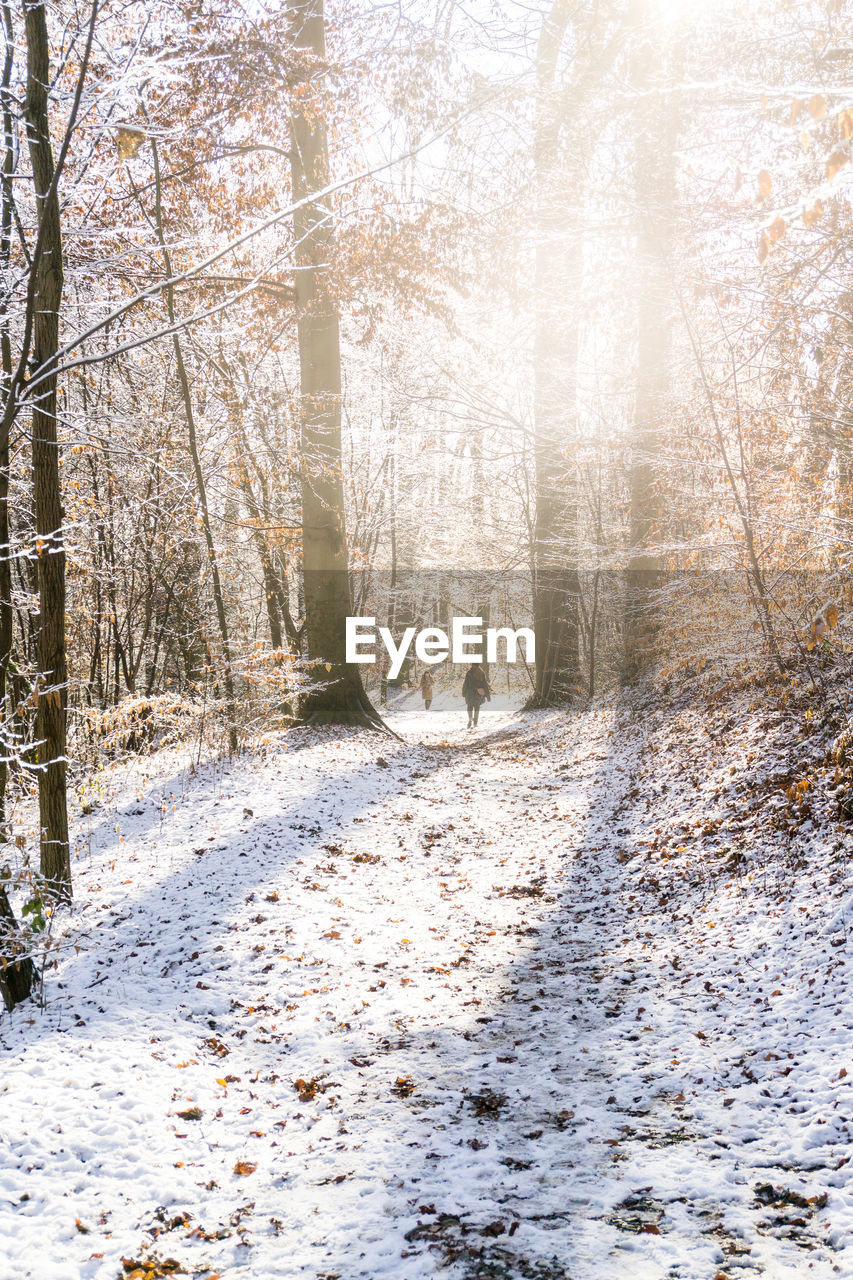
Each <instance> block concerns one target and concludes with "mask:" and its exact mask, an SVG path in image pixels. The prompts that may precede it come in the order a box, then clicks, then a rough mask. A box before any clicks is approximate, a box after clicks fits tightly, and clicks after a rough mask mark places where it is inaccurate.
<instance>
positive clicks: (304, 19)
mask: <svg viewBox="0 0 853 1280" xmlns="http://www.w3.org/2000/svg"><path fill="white" fill-rule="evenodd" d="M289 14H290V19H291V31H292V38H293V43H294V46H295V47H296V49H297V50H299V51H300V52H301V54H302V55H303V58H302V63H301V69H300V83H299V84H298V86H297V89H296V92H295V94H294V98H293V104H294V105H293V108H292V117H291V151H290V157H291V160H290V163H291V174H292V186H293V196H294V200H295V201H297V202H298V203H297V207H296V210H295V212H294V215H293V230H294V236H295V240H296V264H297V271H296V275H295V281H296V308H297V321H296V325H297V338H298V343H299V370H300V380H301V393H302V396H301V465H302V567H303V578H304V593H305V595H304V601H305V629H306V635H307V643H308V658H309V662H310V663H311V673H312V676H313V677H314V679H315V680H316V681H317V682H319V685H320V687H318V688H316V689H315V690H314V691H313V692H312V693H311V694H310V695H309V696H308V698H307V699H306V706H305V709H304V714H305V716H306V717H307V719H308V720H309V721H311V722H313V723H336V724H364V725H379V724H381V723H382V722H381V720H380V719H379V716H378V715H377V713H376V711H375V710H374V708H373V707H372V705H371V703H370V701H369V699H368V697H367V694H366V693H365V691H364V686H363V684H362V680H361V673H360V670H359V668H358V666H356V665H354V664H352V663H349V664H348V663H347V662H346V649H345V622H346V618H347V615H348V614H350V613H351V612H352V592H351V586H350V579H349V563H348V554H347V535H346V520H345V513H344V480H343V458H342V451H341V353H340V322H339V318H338V310H337V305H336V302H335V298H334V295H333V292H332V284H331V279H330V272H329V258H330V253H331V250H332V239H333V232H334V217H333V212H332V208H331V205H330V203H329V200H328V198H326V199H322V198H318V199H316V200H312V199H310V196H311V195H312V193H313V192H319V191H322V190H323V188H325V187H326V186H328V184H329V153H328V142H327V138H326V129H325V125H324V122H323V112H322V108H321V105H320V103H319V101H318V94H317V88H316V81H318V80H320V81H322V78H323V76H324V73H325V71H326V67H325V58H326V24H325V17H324V12H323V0H290V4H289Z"/></svg>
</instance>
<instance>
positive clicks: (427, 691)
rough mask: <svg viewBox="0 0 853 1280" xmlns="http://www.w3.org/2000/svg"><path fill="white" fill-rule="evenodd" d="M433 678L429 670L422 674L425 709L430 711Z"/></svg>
mask: <svg viewBox="0 0 853 1280" xmlns="http://www.w3.org/2000/svg"><path fill="white" fill-rule="evenodd" d="M433 687H434V686H433V680H432V676H431V675H430V673H429V672H428V671H425V672H424V673H423V675H422V676H421V697H422V698H423V700H424V711H429V709H430V707H431V706H432V695H433Z"/></svg>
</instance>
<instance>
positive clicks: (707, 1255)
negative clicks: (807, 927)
mask: <svg viewBox="0 0 853 1280" xmlns="http://www.w3.org/2000/svg"><path fill="white" fill-rule="evenodd" d="M617 714H618V713H617V710H616V708H614V707H601V708H599V709H597V710H595V711H592V712H590V713H588V714H586V715H584V716H580V717H578V718H576V719H573V720H567V719H563V718H560V717H557V716H551V717H549V716H540V717H538V718H537V717H527V718H523V719H519V718H516V717H515V716H514V714H513V712H512V709H511V708H509V707H507V706H506V705H502V704H501V703H500V702H499V700H496V701H495V703H493V704H492V706H491V707H487V708H486V710H485V713H484V718H483V722H482V725H481V728H480V730H479V731H478V732H476V733H473V734H468V733H467V732H466V731H465V730H464V729H462V728H461V727H460V726H461V724H462V719H463V716H464V713H463V714H462V715H460V712H459V710H458V707H457V706H456V705H454V704H452V703H451V704H449V705H448V706H446V707H443V706H442V705H441V704H440V703H439V704H438V705H437V707H436V709H435V710H434V711H433V712H432V713H430V716H429V717H427V716H425V715H424V713H423V712H421V711H420V710H419V709H418V707H417V705H416V704H415V703H414V701H413V700H412V699H409V700H407V701H404V703H403V704H402V706H401V707H400V708H399V709H397V710H395V711H394V712H392V716H391V720H392V723H393V724H394V726H395V728H397V729H398V730H399V731H401V732H402V733H405V734H406V735H407V736H406V738H405V740H404V741H401V742H395V741H393V740H390V739H388V738H380V737H379V736H378V735H364V734H347V733H340V732H334V731H327V732H320V733H317V732H314V733H307V732H301V731H297V732H295V733H292V734H290V735H289V736H288V738H287V740H286V741H280V740H277V741H276V742H275V743H273V744H271V745H270V746H269V748H268V749H267V750H266V751H265V752H262V753H256V754H254V755H251V756H245V757H241V758H239V759H237V760H235V761H234V762H232V763H231V764H229V765H227V766H226V765H219V766H208V767H206V768H205V769H202V770H201V771H199V773H198V774H196V775H195V776H193V777H189V776H188V775H187V774H186V772H183V773H182V772H180V771H177V770H176V771H175V773H174V774H173V775H172V776H171V777H168V778H163V777H159V778H158V779H156V780H155V781H153V782H147V783H143V782H141V781H140V782H139V785H138V786H137V785H136V782H133V785H131V784H132V779H131V778H130V777H129V776H127V775H120V774H119V773H116V775H115V777H114V779H113V787H114V795H113V797H112V799H105V801H104V806H103V808H102V810H101V811H100V812H99V813H98V814H96V815H95V819H96V820H95V819H90V820H89V822H90V823H92V826H91V830H89V831H88V832H87V840H86V846H85V853H83V854H82V855H81V858H80V859H79V860H78V862H77V864H76V876H77V885H78V904H77V908H76V916H75V922H74V924H75V928H76V929H77V930H78V931H79V932H78V934H77V935H76V936H75V938H74V940H75V941H76V943H77V945H78V946H79V947H80V951H79V954H74V953H73V952H70V953H69V954H68V955H67V956H66V959H65V960H64V961H63V964H62V966H61V968H60V970H59V971H58V972H57V974H56V975H55V978H53V979H51V981H50V983H49V992H48V995H49V1003H48V1008H47V1011H46V1012H45V1013H44V1014H43V1015H38V1016H36V1017H33V1016H32V1014H31V1013H29V1012H24V1013H23V1014H22V1013H21V1011H19V1012H18V1014H16V1016H15V1017H14V1018H13V1019H12V1020H11V1021H10V1020H9V1019H6V1020H5V1021H4V1022H2V1023H0V1046H2V1048H3V1051H4V1052H3V1062H2V1073H0V1109H2V1110H0V1115H2V1128H0V1143H2V1147H3V1162H2V1169H0V1242H2V1243H0V1278H2V1280H12V1277H15V1280H18V1278H21V1280H23V1278H24V1277H33V1278H36V1277H37V1278H38V1280H77V1278H78V1277H81V1278H82V1277H85V1278H87V1280H89V1278H91V1280H96V1278H97V1280H115V1278H116V1277H117V1276H118V1275H120V1274H131V1275H137V1273H138V1276H139V1277H153V1276H157V1275H165V1274H172V1273H174V1272H175V1270H176V1265H175V1264H178V1265H179V1266H180V1267H182V1268H184V1269H185V1270H186V1272H188V1273H191V1274H197V1275H200V1276H212V1275H220V1276H222V1277H228V1278H229V1280H230V1278H231V1277H234V1278H236V1277H252V1278H253V1280H254V1278H256V1280H266V1278H267V1277H274V1276H281V1277H311V1278H312V1280H321V1278H323V1280H332V1278H333V1277H340V1278H341V1280H357V1278H361V1280H380V1277H394V1278H395V1280H417V1278H418V1277H421V1276H427V1275H432V1274H434V1273H435V1272H436V1271H437V1270H439V1269H440V1268H442V1267H449V1270H446V1271H445V1272H444V1274H447V1275H448V1276H451V1277H458V1278H459V1280H470V1278H473V1277H507V1278H512V1280H515V1278H516V1277H518V1278H521V1277H534V1278H536V1280H568V1278H571V1280H626V1278H627V1277H631V1280H634V1278H636V1280H645V1278H648V1280H653V1278H654V1280H657V1278H658V1277H661V1278H663V1277H667V1276H681V1277H685V1278H689V1280H705V1277H707V1278H708V1280H711V1277H715V1276H735V1275H738V1274H741V1275H748V1274H754V1273H755V1272H756V1271H758V1270H764V1271H765V1274H766V1275H767V1276H768V1277H771V1278H774V1280H775V1277H783V1276H796V1275H809V1276H815V1277H821V1276H830V1275H835V1274H843V1275H844V1274H847V1275H849V1274H851V1273H853V1268H851V1267H850V1266H846V1265H845V1262H844V1261H843V1260H842V1252H841V1250H842V1249H843V1247H844V1246H846V1245H847V1243H848V1241H849V1240H850V1239H851V1234H850V1227H851V1222H853V1213H852V1212H851V1206H852V1205H853V1196H851V1195H850V1193H849V1191H848V1189H847V1176H846V1175H847V1168H846V1156H845V1144H846V1141H847V1135H846V1115H847V1114H849V1112H847V1109H846V1101H847V1090H848V1088H849V1086H848V1085H847V1083H846V1080H845V1077H846V1068H845V1061H846V1059H845V1056H844V1055H845V1053H846V1052H847V1050H848V1049H849V1044H850V1030H849V1025H848V1024H847V1022H846V1021H844V1019H843V1018H842V1019H840V1021H839V1022H838V1028H837V1029H836V1027H835V1026H834V1027H833V1032H835V1033H836V1034H835V1037H834V1039H833V1037H832V1036H831V1035H829V1028H828V1027H824V1026H823V1024H816V1026H815V1027H814V1028H812V1029H811V1030H810V1031H809V1030H808V1029H807V1031H806V1034H807V1036H811V1041H812V1042H810V1043H809V1044H804V1045H802V1046H801V1047H802V1054H800V1053H798V1054H797V1055H796V1057H795V1055H794V1054H793V1053H792V1052H790V1044H791V1043H792V1042H791V1035H792V1027H793V1023H794V1021H795V1020H796V1014H797V1011H798V1008H799V1009H800V1011H801V1006H796V1005H794V1006H792V1008H791V1011H790V1013H789V1014H786V1013H785V1012H780V1013H779V1014H778V1015H777V1016H776V1018H775V1021H774V1019H773V1018H772V1017H769V1016H768V1015H767V1014H766V1010H765V1006H766V1005H767V1003H768V1002H767V999H766V998H765V995H764V993H763V989H762V990H761V991H760V994H759V988H758V986H755V987H753V986H752V985H751V983H748V984H747V989H746V990H744V989H743V984H744V980H743V978H742V977H741V978H740V979H739V980H738V977H737V971H738V970H739V968H740V967H742V966H740V956H741V952H743V951H745V952H746V954H747V961H748V958H749V955H750V954H754V953H755V951H756V949H759V950H760V949H761V947H766V948H768V951H767V953H766V954H763V955H762V957H761V959H762V963H765V962H766V961H767V960H768V957H769V959H770V965H769V968H770V969H773V968H775V963H776V960H775V956H776V952H774V951H773V947H774V946H776V945H777V944H776V943H775V942H774V941H773V939H775V938H776V936H777V934H778V930H777V929H776V924H778V921H774V922H773V923H768V922H767V921H766V920H763V919H762V918H757V919H756V921H755V922H754V923H753V925H752V926H751V927H752V930H753V931H752V934H751V937H750V940H749V941H748V943H747V944H745V943H744V940H743V938H742V937H741V938H739V937H737V936H736V935H735V933H734V931H733V930H732V933H731V937H730V938H729V942H727V943H725V945H724V940H723V939H722V936H721V937H720V941H719V943H718V945H717V946H716V947H715V948H713V949H712V948H711V946H710V945H706V944H705V942H704V939H705V936H706V935H705V933H704V929H705V927H706V926H705V923H704V922H702V923H701V924H700V926H699V927H698V928H697V927H696V926H695V925H694V922H693V919H692V916H691V917H687V915H686V913H685V916H684V918H680V917H679V916H678V915H677V913H676V914H673V912H671V911H670V910H669V909H668V907H667V906H666V903H665V901H664V898H663V896H662V895H661V894H660V893H659V889H660V885H659V883H658V882H657V881H656V882H655V885H656V888H655V892H654V893H653V894H650V893H649V891H648V886H647V885H645V882H641V881H640V880H639V879H638V876H637V870H638V866H639V860H638V859H636V858H635V855H636V849H635V848H632V846H633V845H636V844H638V843H639V841H640V837H643V839H645V837H646V836H647V835H649V834H651V832H650V830H647V826H648V825H649V824H650V823H654V822H656V821H657V822H658V824H659V825H658V829H659V826H660V820H659V816H658V817H656V816H655V814H654V813H653V814H652V815H651V817H649V815H648V813H645V816H640V808H639V805H635V806H634V807H633V808H632V804H634V801H635V800H636V792H637V788H636V775H637V767H638V751H639V749H640V738H639V736H638V735H636V734H635V735H634V736H633V737H632V736H631V735H628V734H625V733H623V732H621V731H619V732H614V728H615V726H616V717H617ZM644 824H645V825H644ZM629 849H630V856H629V855H628V854H626V852H625V851H626V850H629ZM726 901H727V902H728V899H727V900H726ZM707 905H708V903H707V900H706V902H705V904H704V906H703V907H702V908H701V909H702V910H706V909H707ZM729 909H730V910H731V911H734V910H735V907H734V906H731V904H730V906H729V907H727V906H726V905H725V903H723V902H720V903H718V904H717V907H715V911H716V910H718V912H719V918H720V920H722V918H723V916H724V914H725V911H726V910H729ZM697 910H698V908H697ZM711 927H713V924H712V925H711ZM762 929H765V932H766V938H765V937H764V935H763V934H762V933H761V930H762ZM722 932H723V928H722V923H721V924H720V934H721V935H722ZM771 933H772V938H771ZM726 936H727V937H729V930H728V929H726ZM697 938H698V941H697ZM821 954H822V953H821ZM780 963H781V961H780ZM804 963H805V964H806V965H807V964H808V963H809V961H808V957H806V958H805V960H804ZM777 977H778V975H776V974H773V973H771V974H770V978H771V979H775V978H777ZM768 981H769V979H768ZM783 985H784V984H783ZM779 994H780V995H781V994H782V993H781V992H779ZM756 1006H758V1008H756ZM841 1012H842V1011H841V1010H840V1009H839V1010H838V1013H839V1015H840V1014H841ZM759 1019H760V1025H759ZM818 1033H819V1034H820V1037H821V1039H820V1040H818V1039H817V1035H818ZM786 1055H787V1056H786ZM738 1060H739V1062H738ZM747 1060H748V1064H749V1065H748V1066H747V1068H746V1070H745V1071H744V1072H743V1073H742V1074H738V1073H737V1072H736V1071H735V1066H736V1065H742V1064H743V1063H744V1061H747ZM792 1064H793V1065H792ZM851 1065H853V1064H851ZM792 1072H795V1073H796V1072H801V1073H802V1078H803V1092H802V1096H797V1095H796V1093H794V1094H793V1095H792V1093H791V1083H792V1079H793V1080H796V1079H797V1076H796V1074H795V1075H794V1076H793V1077H792V1079H789V1077H791V1073H792ZM839 1098H841V1100H842V1101H841V1104H839V1101H838V1099H839ZM789 1104H790V1105H789ZM839 1105H841V1107H842V1110H841V1111H839V1110H838V1107H839ZM827 1193H829V1194H830V1195H831V1199H830V1201H829V1204H828V1205H827V1202H826V1194H827ZM830 1242H831V1243H830Z"/></svg>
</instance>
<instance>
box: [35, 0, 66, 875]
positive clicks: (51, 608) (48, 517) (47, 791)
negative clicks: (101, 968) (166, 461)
mask: <svg viewBox="0 0 853 1280" xmlns="http://www.w3.org/2000/svg"><path fill="white" fill-rule="evenodd" d="M24 30H25V34H26V42H27V89H26V97H25V102H24V114H25V118H26V126H27V141H28V145H29V153H30V163H31V164H32V170H33V185H34V187H35V192H36V207H37V216H38V229H39V238H40V244H41V252H40V254H39V255H38V257H37V262H36V268H35V269H36V281H35V290H34V295H33V308H34V315H33V326H32V332H33V349H32V361H33V366H34V368H35V369H37V370H42V371H45V372H44V373H43V374H41V375H40V378H39V384H38V390H37V392H36V394H35V397H34V404H33V413H32V464H33V495H34V514H35V529H36V538H37V550H38V595H39V630H38V639H37V645H36V655H37V662H38V670H39V684H40V687H39V690H38V709H37V712H36V736H37V738H38V756H37V764H38V781H39V821H40V826H41V871H42V875H43V876H44V878H45V881H46V886H47V889H48V892H49V893H51V894H52V895H53V896H55V897H59V898H70V896H71V860H70V854H69V845H68V806H67V800H66V740H65V736H66V706H67V687H66V686H67V669H66V653H65V540H64V532H63V511H62V491H61V485H60V475H59V443H58V438H57V424H56V411H57V376H56V372H55V371H52V369H51V366H54V365H55V359H56V353H57V350H58V347H59V308H60V305H61V302H62V288H63V274H62V232H61V225H60V217H59V197H58V194H57V190H56V186H55V184H54V182H53V177H54V163H53V150H52V147H51V143H50V132H49V120H48V86H49V84H50V52H49V44H48V35H47V22H46V18H45V10H44V5H43V3H42V2H41V0H35V2H31V0H24Z"/></svg>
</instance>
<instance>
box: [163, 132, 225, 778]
mask: <svg viewBox="0 0 853 1280" xmlns="http://www.w3.org/2000/svg"><path fill="white" fill-rule="evenodd" d="M151 147H152V151H153V157H154V212H155V218H156V229H157V239H158V241H159V243H160V248H161V250H162V253H163V265H164V266H165V268H166V275H167V277H171V275H172V259H171V255H170V253H169V250H168V248H167V247H166V236H165V231H164V228H163V200H162V181H161V175H160V151H159V148H158V146H157V141H156V139H155V138H154V137H152V139H151ZM165 292H166V311H167V313H168V316H169V323H170V324H172V325H174V323H175V290H174V287H173V286H172V285H171V284H168V285H166V291H165ZM172 348H173V350H174V353H175V368H176V371H177V375H178V387H179V388H180V392H181V400H182V401H183V406H184V416H185V417H186V422H187V443H188V444H189V450H190V459H191V461H192V465H193V475H194V477H195V487H196V495H197V497H198V505H199V512H200V514H201V524H202V529H203V530H204V542H205V546H206V547H207V558H208V562H209V564H210V580H211V584H212V587H213V604H214V608H215V610H216V621H217V625H218V627H219V639H220V642H221V644H222V666H223V667H224V671H223V684H224V686H225V714H226V716H227V717H228V749H229V751H230V752H231V753H232V755H233V754H234V753H235V752H236V750H237V717H236V714H235V705H234V676H233V673H232V670H231V640H230V635H229V631H228V616H227V614H226V612H225V595H224V593H223V590H222V579H221V577H220V574H219V560H218V559H217V555H216V543H215V542H214V540H213V529H212V527H211V523H210V508H209V506H208V502H207V485H206V483H205V479H204V471H203V469H202V465H201V455H200V453H199V448H198V435H197V432H196V424H195V410H194V408H193V399H192V393H191V391H190V382H189V378H188V377H187V369H186V365H185V364H184V352H183V348H182V346H181V339H180V337H179V335H178V333H177V332H175V333H173V334H172Z"/></svg>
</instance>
